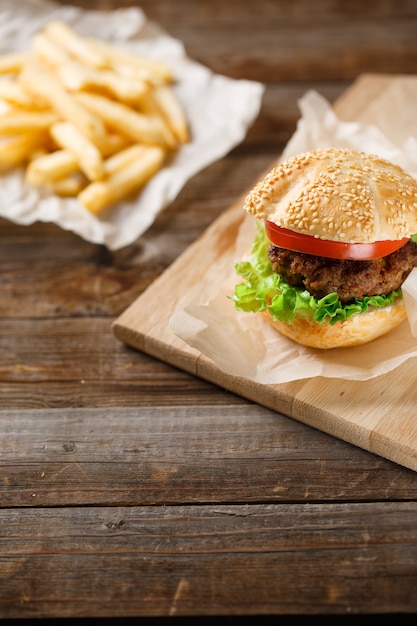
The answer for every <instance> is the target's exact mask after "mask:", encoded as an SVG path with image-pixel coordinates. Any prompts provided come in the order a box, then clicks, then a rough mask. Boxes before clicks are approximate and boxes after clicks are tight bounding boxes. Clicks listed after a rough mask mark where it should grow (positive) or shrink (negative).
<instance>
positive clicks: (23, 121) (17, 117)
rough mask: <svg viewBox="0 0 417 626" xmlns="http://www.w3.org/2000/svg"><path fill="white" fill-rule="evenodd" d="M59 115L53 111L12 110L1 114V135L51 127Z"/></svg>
mask: <svg viewBox="0 0 417 626" xmlns="http://www.w3.org/2000/svg"><path fill="white" fill-rule="evenodd" d="M56 120H57V115H56V113H54V112H53V111H21V110H16V109H14V110H11V111H8V112H7V113H4V114H3V115H0V135H15V134H20V133H31V132H34V131H37V130H44V129H47V128H49V126H50V125H51V124H53V123H54V122H56Z"/></svg>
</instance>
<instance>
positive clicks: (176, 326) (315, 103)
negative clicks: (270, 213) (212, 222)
mask: <svg viewBox="0 0 417 626" xmlns="http://www.w3.org/2000/svg"><path fill="white" fill-rule="evenodd" d="M396 97H398V94H396ZM299 104H300V110H301V118H300V121H299V123H298V127H297V130H296V132H295V133H294V135H293V137H292V138H291V140H290V141H289V143H288V144H287V146H286V148H285V151H284V153H283V155H282V159H286V158H289V157H290V156H292V155H295V154H297V153H300V152H304V151H306V150H310V149H313V148H318V147H326V146H328V147H330V146H334V147H346V148H353V149H357V150H364V151H365V152H369V153H374V154H379V155H380V156H382V157H385V158H388V159H389V160H391V161H392V162H395V163H398V164H399V165H401V166H402V167H403V168H404V169H405V170H407V171H408V172H409V173H410V174H412V175H413V176H415V177H417V141H416V139H415V138H414V137H407V138H406V139H405V141H404V142H403V143H402V145H401V146H397V145H395V144H394V143H393V142H392V141H391V140H389V139H388V138H387V137H386V136H385V135H384V134H383V133H382V132H381V131H380V130H379V129H378V128H376V127H375V126H372V125H369V126H368V125H363V124H360V123H356V122H354V123H350V122H349V123H346V122H342V121H340V120H339V119H338V118H337V117H336V115H335V114H334V112H333V110H332V108H331V106H330V105H329V103H328V102H327V101H326V100H325V99H324V98H323V97H322V96H320V95H319V94H318V93H317V92H315V91H311V92H308V93H306V94H305V95H304V97H303V98H302V99H301V100H300V103H299ZM389 105H390V103H389V102H386V106H387V107H389ZM242 210H243V209H242ZM254 235H255V220H254V218H253V217H251V216H246V217H245V218H244V220H243V223H242V227H241V229H240V233H239V237H238V238H237V241H236V249H235V251H234V256H233V259H232V260H231V259H230V257H228V258H227V259H226V260H225V261H224V262H223V264H221V263H219V265H218V266H216V267H215V268H212V269H211V272H213V275H216V274H217V276H225V280H224V281H223V283H222V282H219V289H218V291H217V293H215V294H214V296H213V297H212V299H211V300H210V301H209V302H200V301H199V294H198V293H197V291H196V292H195V293H191V294H187V296H186V297H185V299H184V300H183V301H182V302H181V303H180V304H179V307H178V309H177V311H175V312H174V314H173V315H172V317H171V319H170V327H171V328H172V330H173V331H174V333H175V334H176V335H177V336H178V337H180V338H181V339H183V340H184V341H186V342H187V343H188V344H189V345H190V346H192V347H193V348H196V349H197V350H199V351H200V352H201V353H202V354H204V355H205V356H207V357H209V358H210V359H212V360H213V361H214V363H215V364H216V365H217V366H218V367H219V368H220V369H221V370H222V371H224V372H226V373H228V374H231V375H234V376H242V377H245V378H247V379H249V380H253V381H254V382H257V383H263V384H279V383H285V382H290V381H293V380H299V379H306V378H312V377H314V376H323V377H327V378H342V379H348V380H367V379H370V378H374V377H376V376H379V375H381V374H385V373H387V372H389V371H391V370H393V369H394V368H396V367H398V366H399V365H400V364H401V363H403V362H404V361H406V360H408V359H410V358H411V357H416V356H417V337H416V335H417V269H414V270H413V272H411V274H410V276H409V278H408V279H407V280H406V281H405V283H404V286H403V292H404V299H405V303H406V307H407V314H408V322H409V323H407V321H406V322H404V323H403V324H402V325H401V326H399V327H398V328H396V329H395V330H394V331H392V332H390V333H389V335H386V336H385V337H380V338H378V339H376V340H374V341H372V342H370V343H369V344H365V345H363V346H358V347H354V348H339V349H332V350H318V349H312V348H306V347H304V346H300V345H298V344H296V343H295V342H293V341H291V340H290V339H287V338H286V337H283V336H281V335H279V334H278V333H277V332H276V331H275V330H274V329H273V328H272V327H270V326H269V325H268V324H267V323H266V322H265V321H264V320H263V319H262V316H260V315H256V314H251V313H243V312H240V311H236V310H235V308H234V303H233V302H232V301H231V300H230V299H229V298H228V295H231V294H233V291H234V285H235V284H236V282H240V280H241V278H240V277H238V276H236V274H235V272H234V268H233V265H234V263H235V262H237V261H239V260H240V259H241V258H242V256H243V255H244V254H246V253H247V251H248V250H249V249H250V247H251V244H252V241H253V238H254Z"/></svg>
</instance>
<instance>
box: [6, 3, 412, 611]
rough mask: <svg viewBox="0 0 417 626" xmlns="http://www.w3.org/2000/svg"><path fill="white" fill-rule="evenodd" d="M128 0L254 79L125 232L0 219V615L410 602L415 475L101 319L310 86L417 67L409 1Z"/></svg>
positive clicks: (290, 122) (254, 170) (338, 88)
mask: <svg viewBox="0 0 417 626" xmlns="http://www.w3.org/2000/svg"><path fill="white" fill-rule="evenodd" d="M61 4H64V3H61ZM75 4H77V5H79V6H83V7H85V8H89V9H93V8H97V9H101V10H105V11H110V10H112V8H120V7H122V6H129V5H133V4H135V3H134V2H118V1H117V2H116V0H114V1H111V0H91V1H87V0H85V1H83V2H76V3H75ZM138 4H139V5H140V6H141V7H142V8H143V10H144V11H145V13H146V14H147V16H148V17H149V18H151V19H153V20H155V21H157V22H159V23H160V24H161V25H162V26H163V27H164V28H165V29H166V30H167V31H169V32H170V33H171V34H172V35H173V36H175V37H178V38H179V39H181V40H182V41H183V42H184V44H185V46H186V49H187V52H188V54H189V55H190V56H191V57H193V58H194V59H196V60H198V61H200V62H201V63H203V64H205V65H206V66H208V67H210V68H211V69H212V70H213V71H215V72H218V73H221V74H225V75H227V76H230V77H232V78H249V79H254V80H259V81H261V82H264V83H265V84H266V93H265V97H264V100H263V106H262V110H261V113H260V116H259V118H258V119H257V120H256V122H255V123H254V125H253V126H252V128H251V129H250V130H249V132H248V135H247V137H246V139H245V141H243V143H242V144H241V145H240V146H238V147H237V148H235V149H234V150H233V151H232V152H231V153H230V154H229V155H227V156H226V157H225V158H224V159H222V160H221V161H219V162H217V163H215V164H213V165H211V166H210V167H208V168H207V169H206V170H205V171H204V172H202V173H201V174H199V175H197V176H195V177H194V178H193V179H192V180H191V181H190V182H189V183H188V185H187V186H186V187H185V189H184V190H183V191H182V192H181V194H180V195H179V197H178V199H177V200H176V201H175V202H174V203H173V204H172V205H171V206H170V207H169V208H168V209H167V210H165V211H164V212H163V213H162V214H161V215H160V217H159V218H158V219H157V221H156V223H155V224H154V225H153V226H152V227H151V228H150V230H149V231H148V232H147V233H145V235H144V236H143V237H142V238H140V239H139V240H138V241H137V242H136V243H135V244H133V245H132V246H130V247H129V248H128V249H125V250H121V251H119V252H117V253H109V252H108V251H107V250H106V249H105V248H103V247H101V246H97V245H93V244H90V243H87V242H85V241H83V240H82V239H80V238H78V237H77V236H76V235H73V234H71V233H69V232H65V231H62V230H60V229H59V228H57V227H55V226H54V225H51V224H35V225H32V226H29V227H23V226H17V225H14V224H12V223H10V222H8V221H7V220H2V221H0V268H1V272H0V297H1V299H0V434H1V435H0V436H1V445H0V507H1V508H0V618H2V619H5V618H13V619H16V618H21V619H24V618H41V617H43V618H48V617H57V618H71V617H72V618H74V617H79V618H81V617H90V618H135V617H136V618H151V617H159V618H169V617H171V618H172V617H174V616H176V617H178V618H180V617H184V616H194V617H196V616H198V617H200V618H204V617H206V618H209V617H210V616H222V617H225V618H226V617H228V618H232V617H233V616H242V615H246V616H255V615H256V616H258V619H260V616H265V617H266V616H270V617H272V616H279V615H307V616H308V615H310V616H311V615H315V614H320V615H322V616H323V617H324V616H330V615H332V614H337V615H339V616H342V615H343V616H349V615H358V614H361V615H373V614H378V613H383V614H387V615H395V614H397V613H402V614H408V615H412V614H413V613H414V612H417V474H416V473H414V472H412V471H410V470H407V469H405V468H403V467H400V466H396V465H394V464H393V463H390V462H389V461H386V460H384V459H382V458H379V457H376V456H374V455H372V454H369V453H367V452H365V451H363V450H361V449H358V448H355V447H353V446H351V445H348V444H346V443H344V442H342V441H339V440H336V439H333V438H332V437H329V436H327V435H325V434H323V433H321V432H318V431H315V430H313V429H311V428H308V427H306V426H304V425H302V424H300V423H297V422H295V421H293V420H291V419H289V418H287V417H285V416H283V415H279V414H277V413H273V412H271V411H268V410H266V409H263V408H261V407H260V406H258V405H256V404H252V403H250V402H248V401H246V400H244V399H243V398H240V397H238V396H234V395H233V394H231V393H229V392H227V391H225V390H223V389H221V388H217V387H215V386H213V385H211V384H209V383H207V382H205V381H203V380H200V379H198V378H193V377H192V376H190V375H188V374H186V373H185V372H182V371H179V370H176V369H174V368H172V367H170V366H169V365H167V364H165V363H163V362H159V361H156V360H154V359H152V358H151V357H149V356H147V355H145V354H142V353H139V352H136V351H134V350H132V349H129V348H127V347H126V346H124V345H122V344H120V343H119V342H118V341H116V340H115V338H114V337H113V335H112V332H111V323H112V321H113V320H114V319H115V317H117V316H118V315H119V314H120V313H121V312H122V311H123V310H124V309H125V308H126V307H127V306H128V305H129V304H130V303H131V302H132V301H133V300H134V299H135V298H136V297H137V296H138V295H139V294H141V293H142V292H143V290H144V289H145V288H146V287H148V286H150V285H151V284H152V282H153V280H154V279H155V278H156V277H157V276H159V275H160V274H161V272H163V271H164V269H165V268H167V267H168V266H169V265H170V264H171V263H172V261H173V260H174V259H175V258H176V257H177V256H178V255H179V254H181V252H182V251H183V250H185V249H186V248H187V246H188V245H189V244H190V243H191V242H193V241H194V240H195V239H196V238H197V237H198V235H199V234H200V233H202V232H203V231H204V229H205V228H206V227H207V226H208V225H209V224H210V223H211V222H212V221H213V220H214V219H215V218H216V217H217V216H218V215H220V213H221V212H222V211H223V210H225V209H226V208H227V207H228V206H229V205H230V204H231V203H232V202H233V201H234V200H236V198H237V197H239V196H240V195H241V194H242V193H243V192H244V191H245V190H246V189H247V188H248V187H249V186H250V185H251V184H252V183H253V182H254V181H255V180H256V178H257V176H258V175H259V174H260V173H261V172H263V171H264V170H265V168H267V167H268V165H269V163H270V162H271V161H272V159H274V158H276V157H277V156H278V155H279V153H280V151H281V150H282V149H283V147H284V145H285V143H286V142H287V140H288V139H289V137H290V136H291V134H292V133H293V132H294V130H295V125H296V122H297V118H298V116H299V111H298V108H297V99H298V98H299V97H300V96H301V95H302V94H303V93H304V92H305V91H306V90H307V89H308V88H315V89H317V90H318V91H320V92H321V93H322V94H323V95H324V96H325V97H327V98H328V99H329V100H330V101H331V102H333V101H335V100H336V99H337V97H338V96H339V95H340V94H341V93H342V92H343V91H344V90H345V89H346V88H347V87H348V86H349V85H350V84H351V83H352V82H353V81H354V80H355V79H356V78H357V77H358V76H359V75H360V74H361V73H364V72H384V73H387V72H388V73H413V72H416V71H417V70H416V68H417V37H416V34H417V5H416V3H415V2H414V1H413V0H409V1H406V0H403V1H401V0H396V1H389V0H383V1H380V2H377V1H372V2H353V1H352V2H346V3H345V2H337V1H336V0H334V1H333V2H332V1H327V0H326V1H325V0H315V2H309V1H307V0H305V1H301V0H277V1H276V2H270V1H269V0H258V1H257V2H253V1H251V0H246V1H245V0H229V1H228V2H224V0H222V1H220V0H206V1H205V0H204V1H203V0H200V1H199V2H194V1H193V0H176V1H175V2H172V1H171V0H152V1H150V0H144V1H143V2H141V3H138ZM400 113H401V112H399V114H400ZM161 302H163V298H161ZM161 305H163V304H161ZM329 393H331V382H330V383H329ZM416 419H417V415H416ZM202 623H204V622H202Z"/></svg>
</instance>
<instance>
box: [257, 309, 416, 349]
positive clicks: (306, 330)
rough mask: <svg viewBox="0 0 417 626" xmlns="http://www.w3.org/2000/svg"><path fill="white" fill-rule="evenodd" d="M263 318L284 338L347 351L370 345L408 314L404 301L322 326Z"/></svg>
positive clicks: (315, 323)
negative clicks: (365, 344)
mask: <svg viewBox="0 0 417 626" xmlns="http://www.w3.org/2000/svg"><path fill="white" fill-rule="evenodd" d="M262 315H263V316H264V318H265V319H266V320H267V322H268V323H269V324H271V325H272V326H273V327H274V328H275V330H277V331H278V332H279V333H281V334H282V335H285V337H289V338H290V339H292V340H293V341H296V342H297V343H299V344H301V345H303V346H308V347H310V348H321V349H328V348H347V347H350V346H360V345H362V344H364V343H368V342H369V341H372V340H373V339H376V338H377V337H380V336H381V335H385V334H386V333H388V332H389V331H391V330H393V329H394V328H396V327H397V326H399V325H400V324H401V322H403V321H404V320H405V319H406V317H407V311H406V308H405V305H404V300H403V298H397V299H396V300H395V302H394V303H393V304H391V305H390V306H386V307H382V308H380V309H372V310H369V311H366V312H365V313H358V314H357V315H353V316H352V317H349V318H348V319H346V320H343V321H341V322H336V324H333V325H330V324H326V323H324V324H319V323H318V322H314V321H313V320H311V319H307V318H295V319H294V320H293V321H292V322H291V323H287V322H280V321H278V320H273V319H272V317H271V315H270V314H269V312H267V311H265V312H264V313H262Z"/></svg>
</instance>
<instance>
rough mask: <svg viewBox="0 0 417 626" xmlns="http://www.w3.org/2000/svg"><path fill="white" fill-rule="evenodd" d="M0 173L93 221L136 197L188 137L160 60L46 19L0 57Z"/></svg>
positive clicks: (170, 77) (170, 79)
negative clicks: (14, 174)
mask: <svg viewBox="0 0 417 626" xmlns="http://www.w3.org/2000/svg"><path fill="white" fill-rule="evenodd" d="M0 74H1V76H0V106H1V111H2V112H1V113H0V171H1V170H2V171H5V170H10V169H13V168H16V167H22V166H23V167H24V168H25V179H26V181H27V183H28V184H30V185H34V186H37V187H40V188H43V189H45V190H46V191H47V193H51V194H56V195H59V196H70V197H75V198H77V199H78V200H79V201H80V203H81V204H82V205H83V206H84V207H85V208H86V209H87V210H88V211H90V212H91V213H93V214H95V215H98V214H100V213H101V212H102V211H103V209H105V208H107V207H109V206H110V205H113V204H114V203H116V202H118V201H120V200H122V199H125V198H127V197H130V196H132V195H134V194H137V193H139V191H140V190H141V189H142V188H143V186H144V185H145V183H146V182H148V181H149V180H150V178H151V177H152V176H154V175H155V174H156V173H157V172H158V171H159V170H160V169H161V167H163V165H164V163H165V162H166V159H167V157H168V155H170V154H172V153H173V152H175V151H177V150H178V149H179V147H180V146H181V145H182V144H184V143H186V142H188V141H189V140H190V133H189V126H188V121H187V118H186V115H185V112H184V108H183V106H182V104H181V103H180V101H179V100H178V98H177V96H176V94H175V92H174V90H173V83H174V77H173V75H172V72H171V70H170V68H169V67H168V66H167V65H166V64H165V63H163V62H160V61H158V60H155V59H151V58H148V57H143V56H140V55H137V54H134V53H132V52H130V51H127V50H125V49H123V48H119V47H117V46H115V45H113V44H109V43H105V42H103V41H101V40H99V39H96V38H84V37H80V36H79V35H78V34H77V33H76V32H75V31H74V30H73V29H72V28H71V27H70V26H69V25H68V24H66V23H64V22H57V21H55V22H50V23H49V24H48V25H47V26H45V28H44V29H43V30H42V31H40V32H39V33H37V34H36V35H35V36H34V37H33V39H32V41H31V46H30V49H29V50H28V51H23V52H16V53H10V54H4V55H2V56H0Z"/></svg>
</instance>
